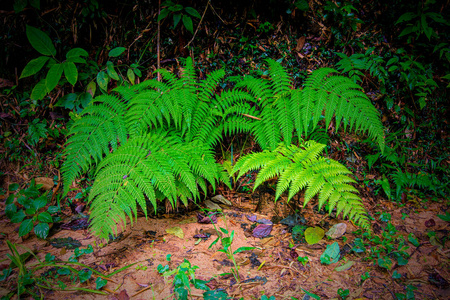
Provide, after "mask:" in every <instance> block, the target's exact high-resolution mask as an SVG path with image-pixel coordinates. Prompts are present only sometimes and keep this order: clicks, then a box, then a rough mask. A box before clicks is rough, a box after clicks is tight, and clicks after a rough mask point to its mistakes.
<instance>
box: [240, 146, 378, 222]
mask: <svg viewBox="0 0 450 300" xmlns="http://www.w3.org/2000/svg"><path fill="white" fill-rule="evenodd" d="M323 148H324V145H322V144H318V143H316V142H314V141H309V142H305V143H303V144H302V145H301V147H296V146H294V145H291V146H289V147H286V146H285V145H284V144H280V145H279V146H278V147H277V148H276V149H275V150H273V151H268V150H266V151H264V152H261V153H253V154H250V155H247V156H244V157H242V158H240V159H239V161H238V162H237V163H236V165H235V166H234V168H233V173H236V172H237V171H239V174H238V178H239V177H241V176H242V175H244V174H245V173H246V172H248V171H252V170H257V169H261V170H260V171H259V174H258V176H257V177H256V181H255V188H256V187H257V186H258V185H260V184H261V183H263V182H265V181H267V180H269V179H272V178H274V177H278V178H279V180H278V183H277V190H276V195H275V200H277V199H278V198H279V197H280V196H281V194H282V193H283V192H284V191H286V190H287V189H289V195H288V201H289V200H290V199H291V198H292V197H293V196H294V195H295V194H296V193H297V192H299V191H300V190H301V189H305V197H304V205H306V204H307V203H308V202H309V201H310V200H311V199H312V198H313V197H314V196H316V195H317V194H318V195H319V196H318V199H319V206H320V207H322V206H323V205H324V204H325V203H326V202H327V201H328V203H329V204H330V212H331V210H332V209H333V208H334V207H335V206H337V209H338V214H339V213H341V212H342V213H343V216H344V217H346V216H348V217H349V218H350V219H351V220H353V221H355V222H358V224H359V225H360V226H361V227H363V228H368V227H369V226H370V223H369V219H368V217H367V216H366V211H365V209H364V206H363V204H362V200H361V198H359V197H358V195H357V193H358V191H357V190H356V189H355V188H354V187H353V186H351V185H349V184H348V183H352V182H354V180H353V179H351V178H350V177H348V176H347V175H346V174H349V173H351V172H350V171H349V170H348V169H347V168H346V167H345V166H343V165H342V164H340V163H339V162H337V161H335V160H332V159H328V158H324V157H322V156H320V152H319V150H322V149H323Z"/></svg>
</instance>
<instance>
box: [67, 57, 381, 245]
mask: <svg viewBox="0 0 450 300" xmlns="http://www.w3.org/2000/svg"><path fill="white" fill-rule="evenodd" d="M267 64H268V67H269V72H268V73H269V79H263V78H254V77H251V76H246V77H243V78H242V77H239V78H237V80H235V81H236V85H235V87H234V88H232V89H228V90H224V91H222V92H221V93H216V89H217V87H218V85H219V84H220V83H221V82H223V81H224V77H225V72H224V70H217V71H214V72H212V73H211V74H210V75H209V76H208V77H207V78H206V79H204V80H199V79H197V76H196V74H195V70H194V66H193V62H192V60H191V59H190V58H188V59H187V60H186V65H185V67H184V69H183V70H182V71H181V75H180V77H177V76H176V75H174V74H172V73H170V72H168V71H166V70H158V72H160V74H161V76H162V78H163V81H162V82H159V81H157V80H147V81H144V82H142V83H140V84H137V85H133V86H128V87H123V86H122V87H117V88H115V89H114V90H113V91H112V92H111V94H109V95H102V96H98V97H96V98H94V99H93V101H92V102H91V103H90V104H89V106H87V107H86V108H85V109H84V110H83V112H82V113H81V114H80V117H79V119H77V120H75V122H74V124H73V126H72V127H71V129H70V130H69V138H68V140H67V143H66V148H65V155H66V160H65V162H64V164H63V166H62V174H63V179H64V190H65V192H66V193H67V192H68V190H69V187H70V185H71V184H72V182H73V181H74V180H75V179H76V178H77V177H79V176H80V175H82V174H83V173H86V172H87V171H89V170H91V169H94V170H95V171H94V176H95V181H94V184H93V187H92V189H91V192H90V194H89V202H90V204H91V214H90V218H91V228H92V230H93V231H94V233H95V234H96V235H98V236H99V237H102V238H108V237H109V236H110V234H117V233H118V230H119V228H118V227H121V228H122V229H123V228H124V227H125V225H126V220H127V217H128V218H129V219H130V221H131V224H132V223H133V219H134V218H136V217H137V209H138V206H139V207H140V208H141V209H142V211H143V212H144V214H145V215H146V216H147V203H151V204H152V206H153V207H154V209H155V210H156V207H157V203H158V201H161V200H164V199H168V201H170V203H171V204H172V205H174V206H175V205H176V204H177V202H178V201H181V202H182V203H183V204H185V205H187V203H188V200H189V199H193V200H194V201H195V200H196V199H198V198H199V197H200V190H202V191H203V193H205V194H206V193H207V191H208V186H212V188H213V189H214V187H215V186H216V184H217V183H218V182H223V183H224V184H226V185H229V182H230V177H229V175H228V174H227V172H226V171H225V169H224V167H223V166H222V165H221V164H219V163H217V162H216V160H215V158H214V154H215V153H214V147H215V145H217V144H218V143H219V142H220V141H221V140H222V139H223V138H224V137H225V136H226V135H235V134H238V133H246V134H250V135H251V136H253V138H254V140H256V142H257V143H258V144H259V146H260V147H261V149H262V150H263V152H262V153H253V154H250V155H249V156H244V157H241V158H240V160H239V161H238V162H237V163H236V165H235V167H234V169H233V172H234V173H236V172H239V176H243V175H244V174H245V173H246V172H247V171H249V170H256V169H261V171H260V173H259V175H258V177H257V184H256V185H255V188H256V187H257V186H258V185H259V184H260V183H262V182H264V181H266V180H269V179H272V178H273V177H278V178H279V182H278V185H277V198H278V197H279V196H280V195H281V194H282V193H283V192H284V191H289V199H290V198H292V196H293V195H294V194H296V193H297V192H299V191H300V190H301V189H306V192H305V195H306V198H305V200H306V201H305V204H306V202H308V201H309V200H310V199H312V198H313V197H314V196H315V195H317V194H319V203H320V204H321V205H322V204H325V202H329V204H330V206H329V207H330V210H332V209H333V208H334V207H337V208H338V210H339V211H343V212H344V215H348V216H349V217H350V218H351V219H352V220H353V221H356V222H357V223H358V224H359V225H361V226H362V227H363V228H368V227H369V221H368V218H367V216H366V212H365V210H364V206H363V205H362V203H361V199H360V198H359V196H358V195H357V191H356V189H354V188H353V187H352V186H351V185H349V183H351V182H353V180H352V179H351V178H350V177H349V176H348V174H349V173H350V172H349V171H348V170H347V169H346V168H345V167H344V166H343V165H341V164H340V163H339V162H336V161H333V160H332V159H327V158H324V157H322V151H323V148H324V145H322V144H319V143H317V142H315V141H304V138H308V137H309V136H310V135H312V134H313V133H314V132H315V131H317V130H318V129H320V128H322V127H325V128H328V127H329V125H330V123H331V122H333V124H334V127H335V128H336V130H337V129H338V128H341V127H342V128H343V129H344V130H347V129H349V130H354V131H357V132H360V133H366V134H368V136H369V137H370V138H372V139H373V140H375V142H376V143H377V144H378V145H379V147H380V149H381V151H382V150H383V149H384V128H383V126H382V124H381V120H380V116H379V113H378V112H377V110H376V109H375V107H374V106H373V105H372V104H371V102H370V100H369V99H368V98H367V96H366V95H365V94H364V92H363V91H362V90H361V88H360V87H359V85H357V84H356V83H354V82H353V81H352V80H350V79H348V78H347V77H343V76H341V75H338V72H336V71H335V70H333V69H330V68H323V69H319V70H316V71H314V72H313V73H312V74H311V76H310V77H309V78H308V79H307V80H306V83H305V86H304V87H303V88H302V89H293V88H292V86H291V85H292V83H291V78H290V76H289V75H288V74H287V73H286V71H285V69H284V68H283V67H282V66H281V64H280V63H278V62H276V61H274V60H271V59H268V60H267ZM235 79H236V78H235ZM298 174H302V176H299V175H298ZM291 175H292V176H291Z"/></svg>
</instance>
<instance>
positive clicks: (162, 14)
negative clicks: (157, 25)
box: [156, 8, 169, 21]
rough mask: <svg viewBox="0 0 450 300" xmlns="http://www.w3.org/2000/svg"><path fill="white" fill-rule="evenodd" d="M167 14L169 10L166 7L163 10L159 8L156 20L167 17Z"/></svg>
mask: <svg viewBox="0 0 450 300" xmlns="http://www.w3.org/2000/svg"><path fill="white" fill-rule="evenodd" d="M168 14H169V10H168V9H167V8H164V9H163V10H161V12H160V13H159V16H158V19H157V20H156V21H161V20H162V19H164V18H165V17H167V15H168Z"/></svg>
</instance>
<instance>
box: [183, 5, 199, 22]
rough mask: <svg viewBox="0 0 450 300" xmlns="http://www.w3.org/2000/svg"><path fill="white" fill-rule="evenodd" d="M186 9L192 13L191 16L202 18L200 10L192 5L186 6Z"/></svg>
mask: <svg viewBox="0 0 450 300" xmlns="http://www.w3.org/2000/svg"><path fill="white" fill-rule="evenodd" d="M184 10H185V11H186V12H187V13H188V14H190V15H191V16H193V17H196V18H199V19H201V18H202V16H200V14H199V13H198V11H197V10H196V9H195V8H192V7H185V8H184Z"/></svg>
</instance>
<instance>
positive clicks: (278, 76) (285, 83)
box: [266, 59, 291, 95]
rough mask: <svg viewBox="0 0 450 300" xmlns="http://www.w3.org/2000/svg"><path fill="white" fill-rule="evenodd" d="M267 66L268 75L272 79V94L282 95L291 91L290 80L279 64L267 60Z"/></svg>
mask: <svg viewBox="0 0 450 300" xmlns="http://www.w3.org/2000/svg"><path fill="white" fill-rule="evenodd" d="M266 62H267V64H268V65H269V70H270V72H269V74H270V78H271V79H272V82H271V85H272V90H273V91H274V94H275V95H277V94H284V93H286V92H289V91H290V90H291V78H290V76H289V75H288V74H287V72H286V70H285V69H284V68H283V67H282V66H281V64H280V63H278V62H276V61H275V60H273V59H267V60H266Z"/></svg>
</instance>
